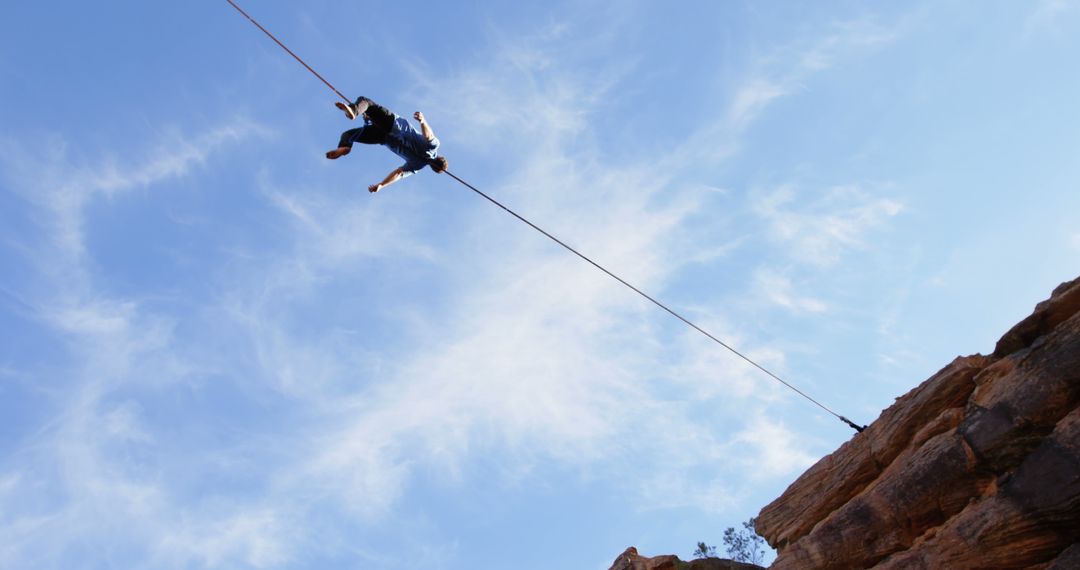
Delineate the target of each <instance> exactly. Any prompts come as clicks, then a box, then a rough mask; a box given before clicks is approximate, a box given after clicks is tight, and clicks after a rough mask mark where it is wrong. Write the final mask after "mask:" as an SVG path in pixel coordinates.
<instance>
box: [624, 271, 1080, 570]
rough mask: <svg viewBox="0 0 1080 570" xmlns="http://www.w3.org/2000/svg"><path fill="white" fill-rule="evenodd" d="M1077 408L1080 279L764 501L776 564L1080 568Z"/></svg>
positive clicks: (764, 523)
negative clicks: (990, 347)
mask: <svg viewBox="0 0 1080 570" xmlns="http://www.w3.org/2000/svg"><path fill="white" fill-rule="evenodd" d="M1078 403H1080V278H1077V279H1075V280H1073V281H1071V282H1069V283H1064V284H1062V285H1061V286H1059V287H1058V288H1057V289H1055V290H1054V293H1053V295H1052V296H1051V298H1050V299H1049V300H1047V301H1044V302H1043V303H1040V304H1039V305H1038V306H1037V307H1036V308H1035V312H1034V313H1033V314H1032V315H1031V316H1029V317H1028V318H1026V319H1024V320H1023V321H1021V322H1020V323H1019V324H1017V325H1016V326H1015V327H1013V328H1012V329H1011V330H1010V331H1009V332H1007V333H1006V334H1005V336H1003V337H1002V338H1001V340H1000V341H998V343H997V347H996V348H995V351H994V354H992V355H990V356H980V355H975V356H968V357H962V358H957V359H956V360H954V361H953V362H952V363H950V364H949V365H948V366H946V367H945V368H943V369H942V370H941V371H940V372H938V373H937V374H935V375H934V376H932V377H931V378H930V379H928V380H927V381H926V382H923V384H922V385H920V386H919V387H917V388H915V389H914V390H912V391H911V392H909V393H907V394H906V395H904V396H903V397H901V398H898V399H897V401H896V403H895V404H893V405H892V406H891V407H889V409H887V410H885V411H884V412H883V413H882V414H881V416H880V417H879V418H878V419H877V421H875V422H874V423H873V424H871V425H870V426H869V427H868V428H867V429H866V430H865V431H864V432H863V433H860V434H857V435H856V436H855V437H854V438H853V439H852V440H850V441H848V442H847V443H845V444H844V445H842V446H841V447H840V449H838V450H837V451H835V452H834V453H833V454H831V455H829V456H827V457H825V458H823V459H822V460H821V461H819V462H818V463H817V464H816V465H814V466H813V467H811V468H810V469H809V470H808V471H807V472H806V473H804V474H803V475H802V476H801V477H800V478H799V479H798V480H796V481H795V483H793V484H792V485H791V486H790V487H789V488H788V489H787V491H785V492H784V494H783V495H781V496H780V498H779V499H777V500H776V501H773V503H772V504H770V505H768V506H767V507H765V509H763V510H762V511H761V514H760V515H759V516H758V517H757V531H758V533H759V534H761V535H762V536H764V537H765V539H766V540H767V541H768V542H769V544H771V545H772V546H773V547H774V548H776V549H777V550H778V551H779V555H778V556H777V559H776V561H775V562H774V563H773V564H772V566H770V568H771V569H775V570H787V569H796V568H798V569H803V568H829V569H842V568H852V569H856V568H858V569H862V568H879V569H901V568H903V569H926V570H930V569H937V568H948V569H965V568H972V569H974V568H994V569H998V568H1031V569H1040V570H1044V569H1051V568H1052V569H1064V568H1074V569H1076V568H1080V408H1078ZM613 568H614V567H613ZM629 568H633V569H634V570H638V569H637V567H627V569H629Z"/></svg>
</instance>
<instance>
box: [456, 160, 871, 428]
mask: <svg viewBox="0 0 1080 570" xmlns="http://www.w3.org/2000/svg"><path fill="white" fill-rule="evenodd" d="M443 172H445V173H447V174H449V175H450V177H451V178H453V179H454V180H457V181H458V182H460V183H461V184H462V185H464V186H465V187H466V188H468V189H469V190H472V191H473V192H476V193H477V194H479V195H480V196H482V197H483V198H484V199H486V200H487V201H488V202H491V203H492V204H495V205H496V206H498V207H500V208H502V209H503V210H506V212H507V213H509V214H510V215H511V216H514V217H515V218H517V219H519V220H521V221H522V222H525V223H526V224H527V225H528V226H529V227H531V228H532V229H534V230H536V231H538V232H540V233H542V234H544V235H545V236H547V238H548V239H550V240H551V241H553V242H555V243H557V244H559V245H561V246H563V247H564V248H566V250H567V251H569V252H570V253H573V254H574V255H576V256H578V257H580V258H581V259H584V260H585V261H587V262H588V263H589V264H590V265H592V266H593V267H595V268H597V269H599V270H600V271H603V272H604V273H606V274H607V275H608V277H611V278H612V279H614V280H616V281H618V282H619V283H622V284H623V285H625V286H626V287H627V288H629V289H630V290H631V291H633V292H635V293H637V294H638V295H641V296H642V297H644V298H646V299H648V300H649V301H650V302H651V303H652V304H654V305H656V306H657V307H660V308H661V309H663V310H665V311H667V312H668V313H669V314H671V316H673V317H675V318H676V319H679V320H680V321H682V322H683V323H686V324H687V325H688V326H690V327H691V328H693V329H694V330H696V331H697V332H699V333H701V334H703V335H705V336H706V337H708V338H709V339H710V340H712V341H713V342H715V343H716V344H719V345H720V346H722V347H724V348H726V349H728V350H729V351H731V353H732V354H734V355H735V356H738V357H739V358H741V359H743V360H745V361H746V362H749V363H750V364H751V365H753V366H754V367H755V368H757V369H758V370H760V371H762V372H764V373H765V374H768V375H769V376H770V377H772V378H773V379H774V380H776V381H777V382H780V383H781V384H783V385H784V386H787V387H788V388H791V389H792V390H793V391H795V393H796V394H798V395H800V396H802V397H803V398H806V399H807V400H809V401H810V402H811V403H813V404H814V405H816V406H817V407H819V408H821V409H822V410H825V411H826V412H828V413H830V414H832V415H834V416H836V418H837V419H839V420H840V421H842V422H844V423H846V424H847V425H849V426H851V427H852V428H853V429H854V430H855V431H857V432H861V431H862V430H864V429H866V426H860V425H857V424H856V423H855V422H853V421H851V420H849V419H847V418H845V417H844V416H842V415H840V414H838V413H836V412H834V411H832V410H831V409H829V407H828V406H826V405H825V404H822V403H821V402H819V401H817V400H815V399H814V398H812V397H810V396H809V395H807V394H806V393H805V392H803V391H802V390H800V389H798V388H796V387H795V386H792V385H791V384H790V383H788V382H787V381H785V380H784V379H783V378H781V377H779V376H777V375H776V374H773V373H772V372H771V371H770V370H769V369H767V368H765V367H764V366H762V365H760V364H758V363H757V362H754V360H753V359H751V358H750V357H749V356H746V355H745V354H743V353H741V352H739V351H738V350H735V349H734V348H733V347H732V346H731V345H729V344H727V343H725V342H724V341H722V340H720V339H718V338H716V337H715V336H713V335H712V334H710V333H709V331H707V330H705V329H703V328H701V327H699V326H698V325H696V324H694V323H693V322H692V321H691V320H690V319H687V318H686V317H684V316H682V315H680V314H679V313H677V312H675V311H674V310H672V309H671V308H670V307H668V306H667V305H665V304H663V303H661V302H660V301H657V300H656V299H655V298H653V297H652V296H650V295H648V294H647V293H645V292H644V291H642V290H641V289H638V288H637V287H635V286H633V285H631V284H630V283H629V282H627V281H626V280H625V279H623V278H622V277H619V276H618V275H616V274H614V273H612V272H611V271H608V270H607V268H605V267H604V266H603V265H600V264H599V263H597V262H595V261H593V260H592V259H589V257H588V256H586V255H584V254H582V253H581V252H579V251H578V250H576V249H574V248H572V247H570V246H569V245H567V244H566V243H565V242H563V241H562V240H560V239H559V238H557V237H555V236H553V235H551V234H549V233H548V232H546V231H544V229H543V228H541V227H540V226H538V225H536V224H534V223H532V222H530V221H529V220H527V219H525V218H524V217H522V216H521V215H520V214H518V213H517V212H515V211H513V210H511V209H510V208H507V207H506V206H504V205H502V204H501V203H500V202H499V201H498V200H496V199H494V198H492V197H491V196H488V195H487V194H485V193H483V192H481V191H480V189H478V188H477V187H475V186H473V185H472V184H469V183H468V182H466V181H464V180H462V179H461V178H458V176H457V175H456V174H454V173H453V172H450V171H449V170H444V171H443Z"/></svg>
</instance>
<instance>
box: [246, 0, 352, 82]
mask: <svg viewBox="0 0 1080 570" xmlns="http://www.w3.org/2000/svg"><path fill="white" fill-rule="evenodd" d="M225 1H226V2H228V3H229V4H232V7H233V8H236V11H237V12H240V13H241V14H243V16H244V17H245V18H247V19H248V21H250V22H251V23H252V24H255V27H256V28H259V29H260V30H262V31H263V33H264V34H266V35H268V36H270V39H272V40H274V42H275V43H277V45H279V46H281V49H283V50H285V51H287V52H289V55H291V56H293V58H294V59H296V61H299V62H300V65H302V66H304V67H306V68H307V70H308V71H310V72H311V73H312V74H314V75H315V77H318V78H319V80H320V81H322V82H323V83H325V84H326V86H327V87H329V88H330V89H331V90H332V91H333V92H334V93H337V95H338V97H341V100H342V101H345V102H346V103H352V101H351V100H350V99H349V98H348V97H346V96H344V95H342V94H341V91H338V90H337V87H334V86H333V85H331V84H330V82H329V81H327V80H325V79H323V76H321V75H319V72H318V71H315V70H314V69H312V68H311V66H310V65H308V64H306V63H304V60H302V59H300V56H298V55H296V54H295V53H293V52H292V50H291V49H289V48H288V47H286V46H285V44H283V43H281V42H280V41H278V39H277V38H275V37H274V34H271V33H270V32H269V31H267V30H266V28H264V27H262V26H261V25H259V23H258V22H256V21H255V18H252V17H251V16H248V13H247V12H245V11H244V10H243V9H242V8H240V7H239V6H237V5H236V2H233V0H225Z"/></svg>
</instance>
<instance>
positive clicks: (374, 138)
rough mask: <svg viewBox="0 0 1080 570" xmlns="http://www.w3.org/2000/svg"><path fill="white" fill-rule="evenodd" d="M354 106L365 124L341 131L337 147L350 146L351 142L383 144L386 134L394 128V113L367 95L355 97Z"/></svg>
mask: <svg viewBox="0 0 1080 570" xmlns="http://www.w3.org/2000/svg"><path fill="white" fill-rule="evenodd" d="M354 106H355V108H356V109H357V110H358V111H360V115H361V116H363V117H364V118H365V119H366V121H365V124H364V126H362V127H357V128H355V129H349V130H347V131H345V132H344V133H341V139H340V140H339V141H338V147H339V148H340V147H349V148H352V145H353V143H361V144H383V143H384V142H386V137H387V135H389V134H390V131H393V130H394V113H393V112H391V111H390V109H387V108H386V107H383V106H382V105H380V104H378V103H376V102H374V101H372V100H371V99H368V98H367V97H357V98H356V103H354Z"/></svg>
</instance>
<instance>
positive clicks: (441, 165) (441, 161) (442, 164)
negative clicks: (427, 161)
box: [431, 156, 450, 172]
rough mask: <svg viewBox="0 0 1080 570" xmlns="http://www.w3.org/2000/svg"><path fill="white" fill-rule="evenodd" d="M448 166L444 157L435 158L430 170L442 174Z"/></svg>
mask: <svg viewBox="0 0 1080 570" xmlns="http://www.w3.org/2000/svg"><path fill="white" fill-rule="evenodd" d="M449 165H450V163H449V162H447V161H446V157H445V156H436V157H435V159H434V160H432V161H431V169H432V170H434V171H435V172H442V171H444V170H446V167H447V166H449Z"/></svg>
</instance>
